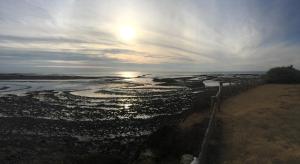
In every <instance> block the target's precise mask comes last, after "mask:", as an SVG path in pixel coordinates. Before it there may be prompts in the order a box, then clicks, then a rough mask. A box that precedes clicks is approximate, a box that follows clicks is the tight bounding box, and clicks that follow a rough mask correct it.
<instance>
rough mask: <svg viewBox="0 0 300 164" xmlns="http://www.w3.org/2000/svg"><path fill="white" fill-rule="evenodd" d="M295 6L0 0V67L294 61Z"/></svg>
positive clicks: (181, 66) (299, 33)
mask: <svg viewBox="0 0 300 164" xmlns="http://www.w3.org/2000/svg"><path fill="white" fill-rule="evenodd" d="M299 8H300V1H298V0H285V1H283V0H264V1H261V0H253V1H248V0H228V1H223V0H210V1H208V0H206V1H204V0H200V1H199V0H189V1H183V0H165V1H154V0H127V1H126V0H115V1H114V0H112V1H104V0H103V1H102V0H51V1H47V0H0V64H1V65H0V70H1V72H21V71H22V72H36V71H43V72H47V71H49V72H51V69H52V68H55V69H52V72H55V71H57V70H67V69H70V71H72V70H75V71H80V70H84V69H87V70H88V71H99V70H109V69H111V70H122V69H127V70H137V71H139V70H143V71H147V70H174V71H233V70H242V71H245V70H266V69H268V68H269V67H272V66H277V65H290V64H293V65H295V66H296V67H297V68H300V42H299V41H300V10H299ZM122 26H132V27H133V28H134V29H135V30H136V38H135V39H134V40H133V41H130V42H126V41H124V40H122V39H120V38H119V36H118V35H119V34H118V33H119V29H120V28H121V27H122ZM66 72H67V71H66Z"/></svg>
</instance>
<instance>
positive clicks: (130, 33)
mask: <svg viewBox="0 0 300 164" xmlns="http://www.w3.org/2000/svg"><path fill="white" fill-rule="evenodd" d="M119 35H120V38H121V39H122V40H125V41H132V40H134V38H135V37H136V30H135V29H134V28H133V27H132V26H123V27H121V28H120V30H119Z"/></svg>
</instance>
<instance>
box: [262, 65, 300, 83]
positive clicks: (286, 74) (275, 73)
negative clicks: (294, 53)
mask: <svg viewBox="0 0 300 164" xmlns="http://www.w3.org/2000/svg"><path fill="white" fill-rule="evenodd" d="M266 80H267V82H268V83H288V84H289V83H300V71H299V70H297V69H295V68H294V67H293V66H292V65H291V66H288V67H275V68H271V69H270V70H269V71H268V72H267V74H266Z"/></svg>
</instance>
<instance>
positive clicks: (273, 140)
mask: <svg viewBox="0 0 300 164" xmlns="http://www.w3.org/2000/svg"><path fill="white" fill-rule="evenodd" d="M220 117H221V119H222V120H223V123H224V129H223V130H224V140H223V144H224V146H223V147H222V148H221V149H222V150H221V154H222V156H221V160H222V161H223V162H222V163H224V164H229V163H230V164H240V163H243V164H247V163H249V164H277V163H278V164H279V163H287V164H299V163H300V85H264V86H260V87H257V88H255V89H251V90H249V91H247V92H245V93H242V94H240V95H238V96H235V97H232V98H230V99H228V100H226V101H225V102H224V103H223V104H222V112H221V115H220Z"/></svg>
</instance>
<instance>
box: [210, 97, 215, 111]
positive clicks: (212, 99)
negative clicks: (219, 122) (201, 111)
mask: <svg viewBox="0 0 300 164" xmlns="http://www.w3.org/2000/svg"><path fill="white" fill-rule="evenodd" d="M215 102H216V96H211V97H210V109H209V113H210V114H211V113H212V112H213V110H214V105H215Z"/></svg>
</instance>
